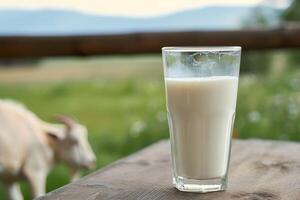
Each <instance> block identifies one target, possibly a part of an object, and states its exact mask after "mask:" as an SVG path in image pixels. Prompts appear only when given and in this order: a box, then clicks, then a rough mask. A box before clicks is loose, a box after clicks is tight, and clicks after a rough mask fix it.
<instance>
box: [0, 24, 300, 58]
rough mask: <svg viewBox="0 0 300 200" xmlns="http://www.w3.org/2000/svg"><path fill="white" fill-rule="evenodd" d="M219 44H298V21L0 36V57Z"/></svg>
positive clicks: (246, 46)
mask: <svg viewBox="0 0 300 200" xmlns="http://www.w3.org/2000/svg"><path fill="white" fill-rule="evenodd" d="M222 45H223V46H226V45H239V46H242V47H243V50H260V49H274V48H300V24H285V25H282V26H280V27H278V28H271V29H248V30H232V31H222V30H220V31H189V32H156V33H155V32H152V33H150V32H149V33H131V34H114V35H73V36H0V58H2V59H10V58H28V57H45V56H88V55H104V54H133V53H160V52H161V47H163V46H222Z"/></svg>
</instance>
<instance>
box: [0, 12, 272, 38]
mask: <svg viewBox="0 0 300 200" xmlns="http://www.w3.org/2000/svg"><path fill="white" fill-rule="evenodd" d="M264 10H266V11H267V12H266V13H274V12H276V10H274V9H272V8H269V7H266V8H264ZM252 11H253V8H252V7H241V6H226V7H224V6H220V7H205V8H199V9H194V10H186V11H182V12H177V13H172V14H169V15H164V16H158V17H151V18H133V17H132V18H131V17H118V16H102V15H90V14H86V13H80V12H76V11H68V10H13V9H11V10H0V35H20V34H22V35H23V34H30V35H36V34H42V35H43V34H46V35H51V34H60V35H64V34H93V33H102V34H116V33H128V32H143V31H154V32H155V31H183V30H208V29H209V30H215V29H236V28H240V27H241V24H242V21H243V19H245V18H246V17H247V16H249V15H250V14H251V12H252ZM271 17H272V16H271Z"/></svg>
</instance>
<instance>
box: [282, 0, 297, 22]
mask: <svg viewBox="0 0 300 200" xmlns="http://www.w3.org/2000/svg"><path fill="white" fill-rule="evenodd" d="M282 19H283V20H284V21H299V20H300V0H294V1H293V2H292V3H291V5H290V6H289V8H288V9H286V11H285V12H283V14H282Z"/></svg>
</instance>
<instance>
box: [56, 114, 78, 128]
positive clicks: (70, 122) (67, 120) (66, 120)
mask: <svg viewBox="0 0 300 200" xmlns="http://www.w3.org/2000/svg"><path fill="white" fill-rule="evenodd" d="M55 119H56V120H57V121H58V122H61V123H63V124H65V125H66V126H67V127H68V128H71V127H72V126H73V125H74V124H75V121H74V119H72V118H71V117H69V116H66V115H61V114H60V115H55Z"/></svg>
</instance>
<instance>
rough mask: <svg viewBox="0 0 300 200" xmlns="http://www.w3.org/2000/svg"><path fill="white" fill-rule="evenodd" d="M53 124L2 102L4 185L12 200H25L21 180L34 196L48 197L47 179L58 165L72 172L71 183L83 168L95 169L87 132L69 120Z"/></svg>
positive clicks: (1, 176) (0, 155)
mask: <svg viewBox="0 0 300 200" xmlns="http://www.w3.org/2000/svg"><path fill="white" fill-rule="evenodd" d="M57 120H58V121H59V122H61V123H63V124H50V123H47V122H44V121H42V120H41V119H39V118H38V117H37V116H36V115H35V114H34V113H32V112H31V111H29V110H28V109H27V108H25V107H24V106H23V105H21V104H19V103H17V102H14V101H10V100H0V181H2V183H3V185H4V186H5V188H6V190H7V193H8V199H11V200H22V199H23V196H22V194H21V191H20V187H19V184H18V183H17V181H19V180H27V181H28V182H29V185H30V187H31V190H32V196H33V197H34V198H35V197H38V196H41V195H43V194H45V186H46V178H47V174H48V172H49V170H50V169H51V168H52V167H53V165H54V164H56V163H64V164H66V165H67V167H68V168H69V169H70V173H71V180H75V179H76V178H78V177H79V171H78V170H79V169H80V168H90V167H92V166H94V165H95V161H96V157H95V154H94V152H93V150H92V149H91V147H90V145H89V143H88V140H87V129H86V128H85V127H84V126H83V125H80V124H78V123H76V122H75V121H74V120H72V119H71V118H69V117H66V116H59V117H57Z"/></svg>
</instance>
